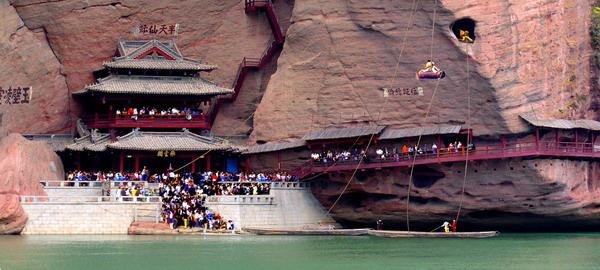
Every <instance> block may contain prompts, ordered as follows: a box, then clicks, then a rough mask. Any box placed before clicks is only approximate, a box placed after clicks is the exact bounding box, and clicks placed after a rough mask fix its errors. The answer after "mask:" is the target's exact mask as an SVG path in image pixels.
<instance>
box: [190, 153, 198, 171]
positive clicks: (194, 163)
mask: <svg viewBox="0 0 600 270" xmlns="http://www.w3.org/2000/svg"><path fill="white" fill-rule="evenodd" d="M196 158H197V157H196V156H192V168H191V169H192V173H195V172H196Z"/></svg>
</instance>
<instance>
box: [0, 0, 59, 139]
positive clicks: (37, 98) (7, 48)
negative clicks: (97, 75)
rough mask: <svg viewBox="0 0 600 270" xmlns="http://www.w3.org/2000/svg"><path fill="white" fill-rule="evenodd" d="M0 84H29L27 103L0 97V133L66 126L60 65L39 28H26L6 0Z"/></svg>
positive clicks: (0, 3) (0, 11) (0, 14)
mask: <svg viewBox="0 0 600 270" xmlns="http://www.w3.org/2000/svg"><path fill="white" fill-rule="evenodd" d="M0 49H2V54H0V87H2V88H3V89H5V90H6V89H8V88H9V87H12V88H16V87H31V88H32V89H33V90H32V92H31V93H32V99H31V102H30V103H28V104H13V105H7V104H6V95H4V96H2V97H0V101H1V104H2V105H0V136H1V135H6V134H7V133H10V132H19V133H44V132H57V131H60V130H64V129H65V128H67V127H68V124H69V123H68V121H67V120H68V114H67V112H68V103H69V95H68V91H67V85H66V83H65V77H64V76H63V75H62V74H61V65H60V63H59V61H58V60H57V59H56V56H55V55H54V53H53V52H52V49H51V47H50V46H49V44H48V41H47V40H46V34H45V33H44V31H43V29H41V28H39V29H36V30H35V31H32V30H31V29H28V28H27V27H25V25H24V24H23V21H21V18H19V15H18V14H17V12H16V11H15V9H14V8H13V7H12V6H10V5H9V3H8V1H7V0H0Z"/></svg>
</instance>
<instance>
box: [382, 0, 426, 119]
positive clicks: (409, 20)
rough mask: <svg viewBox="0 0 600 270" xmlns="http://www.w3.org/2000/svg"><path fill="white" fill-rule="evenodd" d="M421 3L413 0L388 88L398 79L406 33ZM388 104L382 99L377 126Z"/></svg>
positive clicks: (406, 38) (386, 100) (385, 99)
mask: <svg viewBox="0 0 600 270" xmlns="http://www.w3.org/2000/svg"><path fill="white" fill-rule="evenodd" d="M420 2H421V0H418V1H417V0H413V2H412V5H411V8H410V16H409V18H408V22H407V23H406V29H405V30H404V36H403V37H402V46H400V53H399V54H398V60H397V61H396V66H395V67H394V75H393V76H392V83H391V84H390V86H389V88H393V87H394V85H396V80H397V78H398V71H399V70H400V60H401V59H402V56H403V55H404V50H405V49H406V41H407V40H408V33H409V30H410V28H411V26H412V24H413V19H414V15H415V13H416V11H417V7H418V6H419V3H420ZM387 102H388V98H384V99H383V105H382V106H381V107H380V109H379V112H378V119H377V122H376V123H377V124H380V121H381V112H382V111H385V108H386V105H387Z"/></svg>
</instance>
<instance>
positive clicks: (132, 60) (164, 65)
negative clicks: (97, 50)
mask: <svg viewBox="0 0 600 270" xmlns="http://www.w3.org/2000/svg"><path fill="white" fill-rule="evenodd" d="M153 49H156V50H157V51H160V52H161V54H164V56H165V57H163V58H161V59H148V58H146V57H144V56H145V55H146V54H147V53H148V52H149V51H151V50H153ZM119 54H120V56H119V57H115V58H113V60H112V61H109V62H105V63H104V66H105V67H108V68H127V69H161V70H165V69H166V70H192V71H211V70H214V69H216V68H217V66H215V65H209V64H204V63H201V62H200V61H196V60H192V59H188V58H185V57H183V55H182V54H181V52H180V51H179V48H177V45H176V44H175V42H173V41H158V40H122V41H119ZM166 57H168V58H169V59H167V58H166Z"/></svg>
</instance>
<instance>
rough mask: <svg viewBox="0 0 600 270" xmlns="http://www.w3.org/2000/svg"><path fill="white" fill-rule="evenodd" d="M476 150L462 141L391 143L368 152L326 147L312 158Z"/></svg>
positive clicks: (324, 161) (398, 156)
mask: <svg viewBox="0 0 600 270" xmlns="http://www.w3.org/2000/svg"><path fill="white" fill-rule="evenodd" d="M472 150H475V145H474V144H472V143H470V144H469V145H468V146H465V145H463V144H462V142H460V141H455V142H454V143H449V144H448V145H447V146H443V147H439V146H438V145H437V144H436V143H435V142H434V143H431V144H427V143H426V144H422V145H418V146H417V145H406V144H404V145H402V146H399V145H390V146H386V147H378V146H375V147H371V149H369V151H368V152H366V151H365V149H364V148H360V147H351V148H350V149H341V150H337V149H324V150H323V151H321V152H313V153H312V154H311V159H312V160H313V162H315V163H321V164H330V163H338V162H341V163H344V162H358V161H360V160H361V159H362V160H363V162H370V161H376V162H380V161H385V160H395V161H400V160H403V159H407V158H409V157H414V156H415V155H417V156H418V155H438V154H455V153H456V154H458V153H464V151H472Z"/></svg>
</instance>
